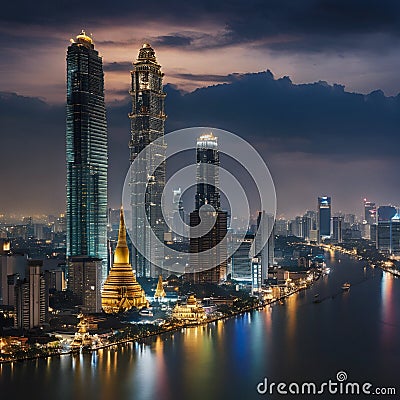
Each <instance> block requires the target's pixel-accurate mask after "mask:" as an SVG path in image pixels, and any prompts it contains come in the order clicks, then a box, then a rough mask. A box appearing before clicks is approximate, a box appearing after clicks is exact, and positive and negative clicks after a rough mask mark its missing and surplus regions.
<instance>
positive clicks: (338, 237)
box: [332, 216, 343, 243]
mask: <svg viewBox="0 0 400 400" xmlns="http://www.w3.org/2000/svg"><path fill="white" fill-rule="evenodd" d="M342 231H343V228H342V217H337V216H335V217H333V218H332V241H333V242H334V243H342V241H343V238H342Z"/></svg>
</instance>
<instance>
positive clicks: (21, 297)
mask: <svg viewBox="0 0 400 400" xmlns="http://www.w3.org/2000/svg"><path fill="white" fill-rule="evenodd" d="M42 265H43V261H41V260H39V261H35V260H29V261H28V270H27V274H26V279H24V280H19V281H18V282H17V284H16V285H15V320H14V325H15V327H16V328H23V329H31V328H35V327H39V326H41V325H43V324H44V323H45V322H46V319H47V313H48V290H47V288H46V282H45V279H44V276H43V274H42V271H41V268H42Z"/></svg>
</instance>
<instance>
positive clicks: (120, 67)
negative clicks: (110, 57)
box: [103, 61, 132, 73]
mask: <svg viewBox="0 0 400 400" xmlns="http://www.w3.org/2000/svg"><path fill="white" fill-rule="evenodd" d="M103 69H104V71H105V72H126V73H128V72H129V71H130V70H131V69H132V61H120V62H116V61H114V62H105V63H104V65H103Z"/></svg>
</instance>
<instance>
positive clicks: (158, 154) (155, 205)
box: [129, 44, 166, 277]
mask: <svg viewBox="0 0 400 400" xmlns="http://www.w3.org/2000/svg"><path fill="white" fill-rule="evenodd" d="M163 75H164V74H163V73H162V72H161V66H160V65H159V64H158V63H157V59H156V55H155V52H154V50H153V48H152V47H151V46H150V45H149V44H144V45H143V47H142V48H141V49H140V50H139V56H138V58H137V60H136V62H134V63H133V69H132V71H131V89H130V95H131V98H132V112H131V113H130V114H129V118H130V120H131V140H130V142H129V147H130V161H131V162H133V161H134V160H135V159H136V157H137V156H138V154H139V153H140V152H141V151H142V150H143V149H144V148H145V147H146V146H147V145H148V144H149V143H151V142H153V141H154V140H156V139H160V138H163V136H164V122H165V119H166V115H165V113H164V99H165V96H166V95H165V93H164V92H163V84H162V81H163ZM159 163H161V164H160V165H159V167H158V168H157V169H156V170H155V172H154V174H153V175H152V176H151V177H150V178H149V177H148V176H147V173H146V171H147V170H149V169H152V166H153V165H154V166H155V165H158V164H159ZM146 185H147V187H146ZM164 186H165V145H164V143H163V142H161V143H160V144H159V145H157V146H155V145H154V144H153V147H152V148H151V151H150V154H149V157H147V158H146V160H143V165H141V166H140V167H139V166H138V168H135V170H134V171H132V174H131V177H130V187H131V205H132V213H131V218H132V233H133V236H134V237H135V239H136V241H137V247H138V248H139V249H142V250H141V252H140V251H138V250H137V249H133V254H132V263H133V267H134V269H136V272H137V274H138V276H147V277H150V276H151V277H157V276H159V274H160V273H162V270H161V269H160V268H159V266H160V265H162V262H163V258H164V252H163V245H162V244H163V242H164V231H165V221H164V218H163V215H162V210H161V195H162V192H163V190H164ZM143 188H146V196H145V204H141V200H140V197H141V192H142V190H143ZM146 218H147V219H148V221H149V225H148V226H147V227H146V226H145V223H144V222H145V219H146ZM129 225H130V224H129ZM150 230H152V231H153V232H154V233H155V235H156V237H157V238H158V240H159V242H158V241H154V240H152V238H151V235H150ZM143 253H144V254H143ZM150 260H153V261H154V263H152V262H151V261H150Z"/></svg>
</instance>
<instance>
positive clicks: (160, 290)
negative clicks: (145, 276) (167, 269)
mask: <svg viewBox="0 0 400 400" xmlns="http://www.w3.org/2000/svg"><path fill="white" fill-rule="evenodd" d="M154 297H165V290H164V286H163V283H162V276H161V275H160V276H159V277H158V283H157V288H156V293H155V295H154Z"/></svg>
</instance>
